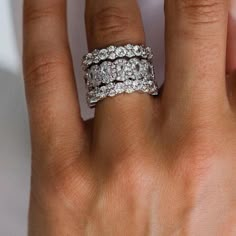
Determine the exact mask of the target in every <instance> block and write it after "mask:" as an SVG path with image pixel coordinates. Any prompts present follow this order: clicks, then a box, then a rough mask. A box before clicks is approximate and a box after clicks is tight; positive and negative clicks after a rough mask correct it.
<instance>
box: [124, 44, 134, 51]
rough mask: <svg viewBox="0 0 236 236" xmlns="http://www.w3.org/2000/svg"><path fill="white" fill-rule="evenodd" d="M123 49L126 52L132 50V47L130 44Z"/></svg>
mask: <svg viewBox="0 0 236 236" xmlns="http://www.w3.org/2000/svg"><path fill="white" fill-rule="evenodd" d="M125 48H126V49H128V50H132V48H133V46H132V45H131V44H127V45H126V46H125Z"/></svg>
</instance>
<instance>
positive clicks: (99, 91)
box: [83, 44, 158, 107]
mask: <svg viewBox="0 0 236 236" xmlns="http://www.w3.org/2000/svg"><path fill="white" fill-rule="evenodd" d="M152 58H153V55H152V52H151V48H149V47H147V48H145V47H144V46H140V45H130V44H128V45H125V46H120V47H115V46H110V47H108V48H105V49H101V50H94V51H93V52H92V53H88V54H87V55H86V56H85V57H84V60H83V66H84V70H85V81H86V85H87V88H88V94H87V100H88V104H89V106H90V107H94V106H96V104H97V102H99V101H101V100H103V99H104V98H106V97H114V96H116V95H119V94H125V93H126V94H130V93H134V92H140V93H147V94H150V95H153V96H156V95H158V86H157V83H156V81H155V72H154V67H153V65H152V62H151V61H152Z"/></svg>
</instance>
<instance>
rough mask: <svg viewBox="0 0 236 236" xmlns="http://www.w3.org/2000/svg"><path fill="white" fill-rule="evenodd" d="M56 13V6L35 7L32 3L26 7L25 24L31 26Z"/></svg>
mask: <svg viewBox="0 0 236 236" xmlns="http://www.w3.org/2000/svg"><path fill="white" fill-rule="evenodd" d="M54 12H55V6H54V5H53V6H47V7H44V8H42V7H41V8H38V7H33V6H32V5H31V4H30V3H27V4H26V3H25V5H24V23H25V24H29V23H33V22H35V21H38V20H41V19H44V18H48V17H51V16H52V15H53V13H54Z"/></svg>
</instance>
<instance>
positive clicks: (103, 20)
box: [86, 7, 137, 45]
mask: <svg viewBox="0 0 236 236" xmlns="http://www.w3.org/2000/svg"><path fill="white" fill-rule="evenodd" d="M86 24H87V29H88V32H89V34H90V37H91V38H93V40H94V41H95V43H96V44H97V45H99V44H101V43H102V42H103V43H104V42H106V43H107V44H109V43H117V44H119V43H126V42H127V41H129V40H130V37H131V36H132V37H133V38H134V39H135V37H136V36H135V35H137V34H136V33H135V32H133V27H132V25H134V22H133V19H132V16H130V14H129V13H128V12H127V11H126V10H124V9H121V8H118V7H108V8H105V9H102V10H100V11H98V12H97V13H96V14H94V15H93V17H91V18H90V17H88V18H86ZM131 32H133V33H132V34H131ZM111 35H112V37H111ZM132 41H133V40H132Z"/></svg>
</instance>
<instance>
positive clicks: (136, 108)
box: [24, 0, 236, 236]
mask: <svg viewBox="0 0 236 236" xmlns="http://www.w3.org/2000/svg"><path fill="white" fill-rule="evenodd" d="M229 7H230V4H229V2H228V1H226V0H198V1H197V2H196V1H194V0H175V1H173V0H166V1H165V15H166V80H165V85H164V88H163V89H162V92H161V95H160V97H159V98H153V97H150V96H148V95H140V94H132V95H121V96H117V97H115V98H112V99H106V100H104V101H102V102H101V103H99V104H98V105H97V107H96V114H95V118H94V120H92V121H89V122H83V121H82V119H81V117H80V109H79V105H78V96H77V92H76V86H75V80H74V73H73V68H72V60H71V55H70V52H69V45H68V39H67V30H66V14H65V12H66V2H65V1H64V0H40V1H38V0H25V1H24V74H25V88H26V97H27V102H28V110H29V117H30V126H31V137H32V181H31V200H30V210H29V235H30V236H42V235H43V236H55V235H60V236H74V235H76V236H78V235H88V236H93V235H96V236H97V235H102V236H106V235H109V236H111V235H114V236H115V235H122V236H126V235H127V236H130V235H136V236H139V235H140V236H141V235H142V236H143V235H151V236H156V235H161V236H184V235H191V236H195V235H196V236H205V235H206V236H211V235H212V236H213V235H214V236H226V235H227V236H230V235H236V187H235V186H236V175H235V169H236V112H235V108H236V105H234V104H235V102H234V101H236V98H235V94H236V90H235V89H236V87H235V86H234V85H233V84H234V83H233V76H228V80H227V83H226V76H225V74H226V73H225V71H226V70H227V71H228V73H231V72H233V70H232V68H233V67H232V66H231V65H232V64H233V62H232V61H233V60H234V56H233V53H232V51H231V50H229V49H230V48H232V47H233V46H232V45H231V44H230V43H231V42H232V41H233V38H234V36H233V35H234V33H233V29H232V27H230V24H229V31H228V34H229V35H231V36H232V37H231V36H230V37H231V38H230V39H229V41H228V53H227V58H228V59H227V60H228V61H227V67H226V65H225V64H226V63H225V61H226V44H227V26H228V24H227V23H228V12H229ZM85 15H86V28H87V36H88V45H89V49H90V50H92V49H94V48H100V47H105V46H108V45H110V44H115V45H123V44H126V43H133V44H140V43H144V42H145V36H144V30H143V27H142V21H141V16H140V12H139V8H138V5H137V2H136V1H135V0H119V1H117V0H96V1H94V0H87V1H86V14H85ZM230 19H231V18H230ZM229 53H231V54H229ZM229 65H230V66H229ZM228 68H231V69H228ZM227 85H228V86H227ZM229 85H230V86H229Z"/></svg>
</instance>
